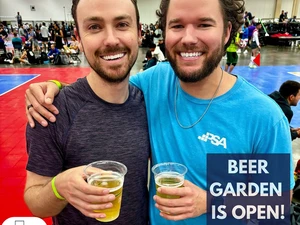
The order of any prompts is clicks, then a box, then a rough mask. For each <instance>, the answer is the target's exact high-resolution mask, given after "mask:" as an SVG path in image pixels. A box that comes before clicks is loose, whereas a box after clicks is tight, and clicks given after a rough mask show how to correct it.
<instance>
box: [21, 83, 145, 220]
mask: <svg viewBox="0 0 300 225" xmlns="http://www.w3.org/2000/svg"><path fill="white" fill-rule="evenodd" d="M54 105H56V106H57V108H58V109H59V111H60V113H59V115H58V116H57V121H56V122H55V123H50V124H49V126H48V127H47V128H44V127H42V126H40V125H38V124H37V126H36V128H34V129H31V128H29V127H28V126H27V131H26V132H27V133H26V134H27V151H28V155H29V158H28V164H27V170H29V171H31V172H34V173H37V174H39V175H42V176H49V177H53V176H55V175H57V174H58V173H60V172H62V171H64V170H67V169H70V168H73V167H77V166H81V165H86V164H88V163H91V162H93V161H97V160H114V161H119V162H121V163H123V164H125V165H126V166H127V169H128V172H127V174H126V176H125V181H124V188H123V197H122V207H121V213H120V216H119V218H118V219H117V220H115V221H113V222H110V223H105V224H114V225H121V224H122V225H124V224H130V225H144V224H147V223H148V190H147V164H148V158H149V157H150V143H149V136H148V127H147V117H146V111H145V103H144V97H143V94H142V92H141V91H140V90H138V89H137V88H135V87H133V86H131V85H130V86H129V97H128V100H127V101H126V102H125V103H124V104H111V103H107V102H105V101H103V100H102V99H100V98H99V97H98V96H97V95H96V94H95V93H94V92H93V91H92V89H91V88H90V86H89V85H88V83H87V80H86V78H81V79H79V80H78V81H77V82H75V83H74V84H73V85H71V86H68V87H66V88H64V89H63V90H62V91H61V92H60V94H59V95H58V97H57V98H55V102H54ZM53 221H54V224H59V225H64V224H65V225H72V224H76V225H77V224H84V225H86V224H95V225H99V224H102V223H101V222H99V221H97V220H96V219H93V218H88V217H86V216H84V215H83V214H81V213H80V212H79V211H78V210H77V209H75V208H74V207H73V206H72V205H71V204H68V205H67V206H66V207H65V208H64V209H63V210H62V211H61V213H60V214H59V215H57V216H56V217H54V218H53Z"/></svg>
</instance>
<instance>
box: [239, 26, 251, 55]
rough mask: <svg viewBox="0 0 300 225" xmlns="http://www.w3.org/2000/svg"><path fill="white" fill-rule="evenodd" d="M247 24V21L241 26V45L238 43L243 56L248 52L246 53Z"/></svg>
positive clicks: (247, 39)
mask: <svg viewBox="0 0 300 225" xmlns="http://www.w3.org/2000/svg"><path fill="white" fill-rule="evenodd" d="M248 27H249V23H248V21H246V22H245V23H244V26H243V35H242V38H241V43H240V46H241V48H240V49H241V52H243V54H247V53H248V51H247V46H248V41H249V29H248Z"/></svg>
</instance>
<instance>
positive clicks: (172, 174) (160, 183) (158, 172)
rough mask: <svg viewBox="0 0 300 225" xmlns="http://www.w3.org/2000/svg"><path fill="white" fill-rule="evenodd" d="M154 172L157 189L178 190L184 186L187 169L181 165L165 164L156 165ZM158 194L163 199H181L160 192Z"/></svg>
mask: <svg viewBox="0 0 300 225" xmlns="http://www.w3.org/2000/svg"><path fill="white" fill-rule="evenodd" d="M152 172H153V173H154V179H155V184H156V189H157V188H159V187H168V188H178V187H182V186H183V182H184V175H185V174H186V172H187V168H186V167H185V166H184V165H182V164H179V163H174V162H165V163H160V164H156V165H154V166H153V167H152ZM156 194H157V195H158V196H160V197H162V198H169V199H174V198H179V196H176V195H167V194H162V193H159V192H156Z"/></svg>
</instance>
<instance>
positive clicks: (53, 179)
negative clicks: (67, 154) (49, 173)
mask: <svg viewBox="0 0 300 225" xmlns="http://www.w3.org/2000/svg"><path fill="white" fill-rule="evenodd" d="M55 179H56V176H55V177H53V178H52V181H51V186H52V191H53V193H54V195H55V196H56V198H58V199H60V200H65V198H64V197H62V196H61V195H60V194H59V193H58V191H57V189H56V187H55Z"/></svg>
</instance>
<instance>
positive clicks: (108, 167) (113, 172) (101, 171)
mask: <svg viewBox="0 0 300 225" xmlns="http://www.w3.org/2000/svg"><path fill="white" fill-rule="evenodd" d="M84 173H85V175H86V176H87V182H88V184H90V185H93V186H97V187H102V188H107V189H109V190H110V194H114V195H115V196H116V198H115V200H114V201H112V204H113V207H112V208H109V209H103V210H96V211H95V212H101V213H105V214H106V217H105V218H97V220H99V221H101V222H110V221H113V220H115V219H117V218H118V217H119V215H120V209H121V201H122V191H123V183H124V176H125V174H126V173H127V167H126V166H125V165H124V164H122V163H120V162H116V161H106V160H104V161H96V162H93V163H90V164H89V165H87V166H86V167H85V169H84Z"/></svg>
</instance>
